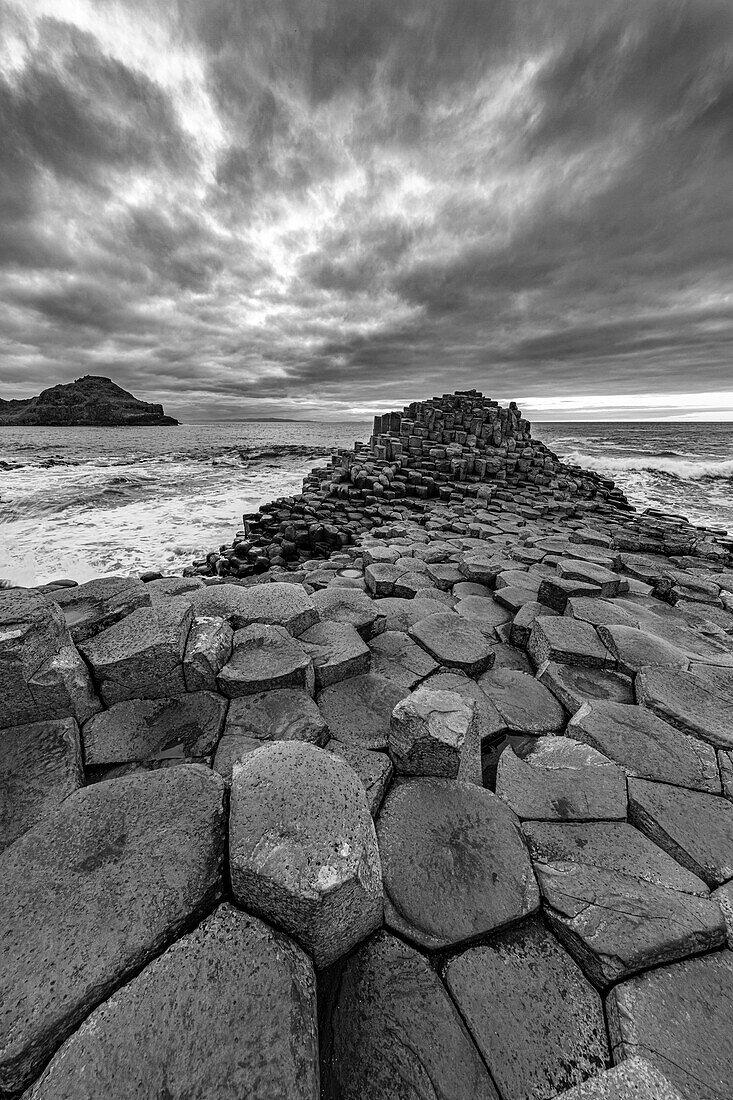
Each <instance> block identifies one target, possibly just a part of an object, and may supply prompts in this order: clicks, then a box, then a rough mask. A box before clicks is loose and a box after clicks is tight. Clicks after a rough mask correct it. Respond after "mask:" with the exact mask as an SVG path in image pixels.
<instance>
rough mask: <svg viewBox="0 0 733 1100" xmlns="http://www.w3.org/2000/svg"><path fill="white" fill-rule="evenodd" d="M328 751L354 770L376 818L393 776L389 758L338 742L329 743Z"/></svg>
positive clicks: (380, 753)
mask: <svg viewBox="0 0 733 1100" xmlns="http://www.w3.org/2000/svg"><path fill="white" fill-rule="evenodd" d="M328 750H329V752H332V753H334V755H336V756H340V757H341V759H342V760H345V761H346V763H347V764H348V765H349V767H350V768H353V769H354V771H355V772H356V774H357V775H358V776H359V779H360V780H361V782H362V784H363V786H364V790H365V791H366V796H367V805H368V806H369V812H370V814H371V815H372V817H376V816H377V814H378V813H379V807H380V806H381V805H382V802H383V800H384V796H385V794H386V793H387V788H388V787H389V784H390V782H391V781H392V775H393V774H394V768H393V767H392V761H391V760H390V758H389V757H388V756H387V754H386V753H384V752H372V750H371V749H357V748H355V747H354V746H353V745H342V744H341V743H340V742H339V741H331V743H330V745H329V746H328Z"/></svg>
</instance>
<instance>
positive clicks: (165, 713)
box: [82, 691, 227, 767]
mask: <svg viewBox="0 0 733 1100" xmlns="http://www.w3.org/2000/svg"><path fill="white" fill-rule="evenodd" d="M226 710H227V703H226V700H225V699H222V697H221V696H220V695H216V694H214V692H211V691H197V692H193V693H187V694H185V695H176V696H173V698H170V699H126V700H125V701H124V702H122V703H115V704H114V706H112V707H110V708H109V710H104V711H102V712H101V713H100V714H95V715H94V716H93V717H92V718H90V719H89V721H88V722H85V723H84V727H83V729H82V744H83V748H84V763H85V764H86V765H87V767H91V766H94V767H99V766H100V765H103V764H123V763H127V762H128V761H133V760H134V761H143V760H146V761H158V762H162V761H167V760H174V761H178V762H179V763H184V762H185V761H187V760H196V759H200V758H201V757H203V756H208V755H209V754H210V753H213V752H214V750H215V749H216V745H217V742H218V740H219V737H220V736H221V731H222V727H223V725H224V716H225V714H226Z"/></svg>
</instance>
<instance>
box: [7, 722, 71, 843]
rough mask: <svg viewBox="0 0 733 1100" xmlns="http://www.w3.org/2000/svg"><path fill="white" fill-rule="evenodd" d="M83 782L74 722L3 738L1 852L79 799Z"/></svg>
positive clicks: (19, 730)
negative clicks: (59, 808)
mask: <svg viewBox="0 0 733 1100" xmlns="http://www.w3.org/2000/svg"><path fill="white" fill-rule="evenodd" d="M83 779H84V773H83V771H82V766H81V746H80V741H79V727H78V726H77V724H76V722H75V720H74V719H73V718H59V719H56V720H55V721H52V722H34V723H32V724H31V725H27V726H15V727H13V728H11V729H7V730H4V731H3V732H2V733H0V791H2V798H1V799H0V850H1V849H3V848H7V846H8V845H9V844H12V843H13V841H14V840H16V839H17V838H18V837H19V836H21V835H22V834H23V833H24V832H26V831H27V830H28V829H30V828H31V827H32V826H33V825H35V824H36V823H37V822H38V821H40V820H41V818H43V817H45V816H46V814H48V813H49V812H50V811H51V810H53V809H55V808H56V806H58V805H59V804H60V803H61V802H63V800H64V799H65V798H66V797H67V796H68V795H70V794H73V792H74V791H75V790H77V789H78V788H79V787H81V785H82V782H83Z"/></svg>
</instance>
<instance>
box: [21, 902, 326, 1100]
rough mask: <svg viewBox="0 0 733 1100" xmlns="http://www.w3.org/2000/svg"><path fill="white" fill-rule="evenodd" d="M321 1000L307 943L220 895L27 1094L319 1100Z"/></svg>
mask: <svg viewBox="0 0 733 1100" xmlns="http://www.w3.org/2000/svg"><path fill="white" fill-rule="evenodd" d="M315 1007H316V990H315V977H314V973H313V967H312V964H311V962H310V960H309V959H308V957H307V956H306V954H305V953H304V952H303V951H301V950H300V948H298V947H297V946H296V945H295V944H293V943H292V942H291V941H290V940H288V939H287V938H286V937H285V936H281V935H279V934H278V933H277V932H275V931H273V930H272V929H271V928H269V927H268V926H267V925H266V924H264V923H263V922H262V921H259V920H257V919H255V918H254V917H251V916H249V915H248V914H247V913H243V912H241V911H239V910H237V909H235V908H233V906H231V905H222V906H220V907H219V909H217V910H216V912H215V913H213V914H212V915H211V916H209V917H207V918H206V920H204V921H203V922H202V923H201V924H200V925H199V926H198V928H196V930H195V931H194V932H191V933H190V934H189V935H187V936H184V937H183V938H182V939H180V940H178V942H177V943H175V944H173V946H172V947H169V948H168V950H167V951H165V952H164V953H163V954H162V955H161V956H159V957H158V958H157V959H154V960H153V962H151V963H150V964H149V965H148V966H147V967H146V968H145V969H144V970H143V971H142V973H141V974H139V975H138V976H137V977H136V978H133V980H132V981H131V982H130V983H129V984H128V985H126V986H124V987H123V988H122V989H120V990H119V991H118V992H117V993H115V994H113V995H112V996H111V997H110V999H109V1000H108V1001H106V1002H105V1003H104V1004H103V1005H101V1006H100V1007H99V1008H98V1009H96V1010H95V1011H94V1012H93V1013H92V1014H91V1016H90V1017H89V1018H88V1019H87V1020H85V1021H84V1023H83V1024H82V1026H81V1027H80V1028H79V1030H78V1031H77V1032H76V1033H75V1034H74V1035H73V1036H72V1037H71V1038H70V1039H69V1040H68V1042H67V1043H66V1044H65V1045H64V1046H63V1047H62V1048H61V1050H60V1051H59V1052H58V1054H57V1055H56V1056H55V1057H54V1058H53V1060H52V1061H51V1064H50V1065H49V1066H48V1068H47V1069H46V1071H45V1072H44V1074H43V1076H42V1077H41V1079H40V1080H39V1082H38V1083H37V1084H36V1085H35V1086H34V1088H33V1089H32V1090H31V1092H30V1093H29V1094H28V1100H45V1098H47V1100H97V1098H98V1097H100V1096H107V1097H110V1098H115V1100H117V1098H119V1100H122V1098H123V1097H124V1098H129V1097H132V1096H161V1097H162V1096H168V1097H181V1098H182V1097H185V1096H202V1097H203V1096H212V1095H216V1096H217V1097H220V1098H221V1100H240V1098H241V1097H242V1096H243V1095H246V1096H248V1097H252V1100H271V1098H272V1097H273V1096H288V1097H293V1100H317V1098H318V1094H319V1088H318V1041H317V1036H316V1027H315ZM234 1051H236V1057H233V1056H232V1054H233V1052H234Z"/></svg>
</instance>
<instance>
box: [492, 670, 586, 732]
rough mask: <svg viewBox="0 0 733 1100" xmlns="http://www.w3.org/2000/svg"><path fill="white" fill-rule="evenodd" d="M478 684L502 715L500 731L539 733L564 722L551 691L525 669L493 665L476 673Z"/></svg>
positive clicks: (558, 705)
mask: <svg viewBox="0 0 733 1100" xmlns="http://www.w3.org/2000/svg"><path fill="white" fill-rule="evenodd" d="M478 685H479V687H480V688H481V690H482V691H483V693H484V694H485V695H486V696H487V698H488V699H489V701H490V702H491V703H492V704H493V705H494V707H495V708H496V710H497V711H498V712H499V714H500V715H501V717H502V719H503V727H502V729H501V731H500V732H502V733H503V732H505V731H511V732H512V733H527V734H535V735H539V734H544V733H557V732H559V731H560V730H562V729H563V728H564V726H565V722H566V717H565V712H564V711H563V709H562V707H561V706H560V704H559V703H558V701H557V699H555V697H554V695H553V694H552V692H551V691H548V689H547V688H546V687H545V686H544V685H543V684H541V683H540V682H539V680H536V679H535V678H534V677H533V676H529V675H528V674H527V673H526V672H516V671H515V670H514V669H509V668H492V669H490V670H489V671H488V672H485V673H484V674H483V675H482V676H479V679H478Z"/></svg>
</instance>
